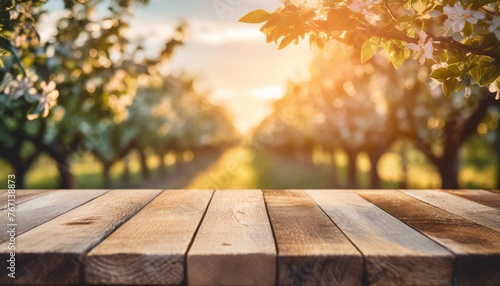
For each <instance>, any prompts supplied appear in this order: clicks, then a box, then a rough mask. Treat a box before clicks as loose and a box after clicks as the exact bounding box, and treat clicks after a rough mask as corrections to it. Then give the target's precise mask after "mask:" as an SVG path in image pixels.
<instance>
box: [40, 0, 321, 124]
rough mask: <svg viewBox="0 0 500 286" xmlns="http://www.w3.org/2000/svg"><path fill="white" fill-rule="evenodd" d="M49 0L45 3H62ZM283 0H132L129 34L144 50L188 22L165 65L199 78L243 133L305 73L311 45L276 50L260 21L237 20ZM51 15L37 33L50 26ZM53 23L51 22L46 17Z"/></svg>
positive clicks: (153, 50) (150, 51) (154, 50)
mask: <svg viewBox="0 0 500 286" xmlns="http://www.w3.org/2000/svg"><path fill="white" fill-rule="evenodd" d="M58 2H61V1H60V0H49V1H48V2H47V4H46V5H54V7H57V5H60V3H58ZM281 4H282V0H150V3H149V5H148V6H139V5H138V6H134V9H133V14H134V15H133V17H132V18H131V25H130V31H129V33H130V35H131V36H132V37H134V38H135V37H140V38H143V39H144V43H143V46H144V48H145V51H146V54H147V55H148V56H155V55H157V54H158V53H159V51H160V50H161V49H162V47H163V45H164V43H165V41H166V40H167V39H168V38H169V36H170V35H171V32H172V31H173V29H174V28H175V27H176V26H177V25H178V23H180V22H181V21H185V22H186V23H187V25H188V26H187V39H186V43H185V45H184V46H183V47H181V48H180V49H178V50H177V51H176V53H175V54H174V57H173V58H172V61H171V63H170V64H169V66H168V67H167V68H166V69H167V70H168V72H172V73H179V72H184V73H186V74H188V75H191V76H194V77H195V78H196V79H197V83H198V84H197V87H198V88H199V89H200V90H202V91H209V92H210V96H211V97H210V99H211V101H212V102H214V103H216V104H220V105H223V106H225V107H226V108H227V109H228V110H229V111H230V113H232V115H233V116H234V119H235V125H236V127H237V128H238V129H239V130H240V131H242V132H243V133H245V132H247V131H249V130H250V129H251V127H253V126H254V125H256V124H258V123H259V122H260V120H261V119H263V118H264V116H265V115H266V114H268V113H269V112H270V110H271V109H270V108H271V102H272V100H274V99H277V98H279V97H281V96H282V95H283V91H284V90H285V87H286V83H287V82H288V81H290V80H294V81H295V80H299V79H305V78H307V77H308V70H309V69H308V68H309V60H310V58H311V51H310V48H309V45H308V44H307V43H306V42H303V43H301V44H299V45H297V46H295V45H293V44H292V45H290V46H289V47H287V48H286V49H284V50H280V51H278V50H277V46H276V45H275V44H267V43H266V41H265V36H264V34H262V33H261V32H260V31H259V29H260V25H251V24H245V23H239V22H238V20H239V19H240V18H241V17H242V16H243V15H245V14H247V13H248V12H251V11H253V10H255V9H265V10H267V11H270V12H272V11H274V10H275V9H276V8H277V7H279V6H280V5H281ZM56 18H57V17H52V18H50V19H49V20H48V23H46V24H45V26H44V27H42V29H40V30H41V36H42V39H43V38H44V37H48V36H49V35H50V33H52V32H53V30H52V29H51V28H50V27H51V24H53V23H55V20H54V19H56ZM51 21H52V22H53V23H50V22H51Z"/></svg>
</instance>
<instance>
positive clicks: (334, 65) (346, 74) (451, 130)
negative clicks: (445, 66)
mask: <svg viewBox="0 0 500 286" xmlns="http://www.w3.org/2000/svg"><path fill="white" fill-rule="evenodd" d="M359 56H360V55H359V53H357V52H356V50H353V49H346V48H342V47H340V46H338V45H333V44H330V45H329V46H328V47H326V48H325V50H323V52H321V53H318V55H317V56H316V58H315V59H314V61H313V64H312V66H311V79H310V80H308V81H306V82H302V83H294V84H290V86H289V89H288V92H287V93H286V95H285V97H284V98H282V99H280V100H278V101H277V102H275V104H274V110H273V113H272V114H271V115H270V116H269V117H267V118H266V119H265V120H264V121H263V122H262V123H261V124H260V125H259V126H258V127H257V128H256V129H255V130H254V142H255V144H258V145H261V146H264V147H268V148H273V149H275V150H288V152H292V153H297V152H298V153H300V154H302V155H305V156H306V158H311V155H312V154H311V153H312V151H313V149H314V147H315V146H318V145H319V146H321V147H322V148H323V149H324V150H327V151H328V152H330V153H333V154H334V153H335V152H337V151H339V150H342V151H343V152H344V153H345V154H346V155H347V158H348V167H347V174H348V181H349V182H350V186H349V187H356V183H357V179H356V173H357V166H356V162H357V160H356V158H357V156H358V155H359V154H360V153H366V154H367V155H368V157H369V159H370V163H371V166H372V167H371V171H370V182H371V186H372V187H373V188H380V185H381V180H380V176H379V174H378V169H377V166H378V163H379V160H380V158H381V157H382V155H383V154H384V153H385V152H386V151H387V150H388V149H389V148H390V147H391V146H392V145H393V144H394V142H395V141H396V140H398V139H406V140H409V141H410V142H413V144H414V145H415V147H416V148H418V149H419V150H420V151H421V152H422V153H423V154H424V155H425V156H426V157H427V159H428V161H429V162H430V163H431V164H432V165H434V166H435V168H436V169H437V170H438V172H439V174H440V177H441V179H442V187H443V188H458V187H459V185H458V172H459V165H460V160H459V151H460V148H461V147H462V146H463V145H464V143H465V142H466V141H467V140H468V139H469V138H470V137H471V136H473V135H476V134H477V133H478V131H477V130H478V126H479V125H480V124H481V127H482V129H484V127H486V130H481V133H480V134H479V135H480V136H483V137H485V136H486V135H488V133H490V134H491V135H493V136H488V138H489V139H496V142H498V141H499V139H500V137H499V136H498V134H497V135H495V132H496V130H498V120H495V119H494V118H496V117H495V116H494V114H495V113H496V114H498V112H499V109H498V106H500V104H499V103H500V102H499V101H497V100H495V98H494V96H493V95H492V94H491V93H489V92H488V90H486V89H484V88H483V89H481V88H479V87H476V88H474V90H473V91H474V93H475V94H476V95H477V97H465V96H464V94H463V93H462V94H460V93H457V94H454V95H453V96H452V97H451V98H447V97H445V96H444V95H443V92H442V91H441V90H439V89H435V90H431V89H429V88H428V86H427V85H426V84H425V82H424V81H423V80H425V79H426V78H427V76H428V74H429V73H430V71H431V67H430V66H425V65H424V66H419V65H417V64H411V63H408V64H406V65H404V66H403V67H401V68H400V69H398V70H395V69H393V68H392V67H390V64H389V63H387V61H386V60H385V58H383V57H381V56H375V57H374V58H372V59H371V60H370V61H369V62H367V63H364V64H363V63H361V62H360V60H359ZM490 143H492V144H494V140H490ZM497 144H498V143H497ZM498 151H499V154H500V150H498ZM334 167H335V164H334ZM332 174H333V176H334V177H335V176H336V174H337V170H336V169H334V170H333V171H332ZM334 179H335V178H334Z"/></svg>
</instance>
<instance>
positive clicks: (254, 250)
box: [0, 190, 500, 286]
mask: <svg viewBox="0 0 500 286" xmlns="http://www.w3.org/2000/svg"><path fill="white" fill-rule="evenodd" d="M17 194H18V196H17V199H16V204H17V207H16V215H17V221H16V222H17V223H18V226H17V237H15V239H16V240H15V242H16V244H15V246H16V256H15V257H16V262H17V264H16V278H15V279H12V278H10V277H8V276H7V273H8V270H7V267H6V264H5V263H6V260H7V258H8V257H9V255H10V250H8V248H7V247H8V246H9V243H11V242H9V241H8V240H6V239H7V238H10V237H4V235H5V234H4V233H5V232H4V233H2V234H0V237H3V239H4V240H6V241H4V242H3V243H0V258H1V260H2V262H0V285H14V284H18V285H75V284H93V285H179V284H181V285H182V284H188V285H348V286H349V285H495V286H497V285H500V284H499V282H498V281H500V267H499V266H500V229H499V225H498V223H499V221H500V220H499V217H498V214H499V213H498V212H499V211H500V208H499V202H500V199H499V197H500V192H498V191H474V190H447V191H429V190H424V191H413V190H408V191H396V190H391V191H389V190H357V191H348V190H279V191H273V190H266V191H262V190H231V191H215V192H214V191H211V190H206V191H204V190H174V191H168V190H166V191H161V190H127V191H125V190H113V191H104V190H93V191H77V190H53V191H46V192H40V193H37V192H36V191H18V192H17ZM6 195H7V191H4V190H3V191H0V206H2V205H1V203H2V202H3V203H4V204H6V201H7V199H6ZM7 211H8V210H6V209H5V208H4V209H3V210H0V215H1V216H2V217H0V223H3V224H6V221H5V219H6V212H7ZM4 258H5V259H4Z"/></svg>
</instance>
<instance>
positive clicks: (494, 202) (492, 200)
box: [448, 190, 500, 210]
mask: <svg viewBox="0 0 500 286" xmlns="http://www.w3.org/2000/svg"><path fill="white" fill-rule="evenodd" d="M448 193H450V194H454V195H457V196H461V197H464V198H466V199H469V200H471V201H474V202H476V203H480V204H483V205H485V206H489V207H492V208H496V209H497V210H500V194H495V193H494V192H488V191H483V190H452V191H448Z"/></svg>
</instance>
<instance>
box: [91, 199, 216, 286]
mask: <svg viewBox="0 0 500 286" xmlns="http://www.w3.org/2000/svg"><path fill="white" fill-rule="evenodd" d="M212 193H213V191H197V190H192V191H188V190H178V191H170V192H164V193H162V194H161V195H160V196H158V197H157V198H155V199H154V200H153V201H152V202H151V203H149V204H148V205H147V206H146V207H144V209H142V210H141V211H140V212H139V213H137V214H136V215H135V216H134V217H133V218H131V219H130V220H128V221H127V222H126V223H125V224H123V225H122V226H121V227H120V228H118V229H117V230H116V231H115V232H114V233H113V234H111V235H110V236H109V237H108V238H107V239H106V240H104V241H103V242H102V243H100V244H99V245H98V246H97V247H96V248H94V249H93V250H92V251H91V252H90V253H89V254H88V255H87V256H86V257H85V263H84V264H85V281H86V282H87V283H90V284H124V285H128V284H134V285H137V284H143V285H172V284H174V285H177V284H180V283H181V282H182V281H183V280H184V263H185V261H184V257H185V254H186V252H187V249H188V247H189V244H190V242H191V240H192V238H193V237H194V233H195V231H196V229H197V227H198V225H199V223H200V221H201V219H202V217H203V214H204V213H205V210H206V208H207V206H208V202H209V201H210V198H211V197H212Z"/></svg>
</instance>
